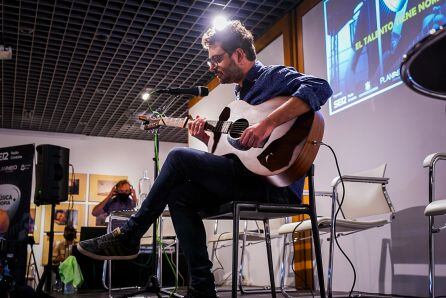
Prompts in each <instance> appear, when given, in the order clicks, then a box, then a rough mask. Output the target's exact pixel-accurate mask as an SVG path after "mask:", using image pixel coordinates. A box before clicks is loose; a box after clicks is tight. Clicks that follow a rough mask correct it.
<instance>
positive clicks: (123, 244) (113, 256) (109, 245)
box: [77, 228, 139, 260]
mask: <svg viewBox="0 0 446 298" xmlns="http://www.w3.org/2000/svg"><path fill="white" fill-rule="evenodd" d="M77 249H78V250H79V252H80V253H82V254H83V255H86V256H87V257H90V258H93V259H96V260H131V259H134V258H136V257H137V256H138V252H139V243H138V244H136V245H132V244H131V243H130V241H129V240H128V239H127V238H126V237H124V233H122V232H121V229H120V228H116V229H114V230H113V231H112V232H111V233H109V234H106V235H104V236H101V237H97V238H93V239H89V240H85V241H81V242H79V243H78V244H77Z"/></svg>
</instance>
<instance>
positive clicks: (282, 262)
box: [280, 234, 288, 291]
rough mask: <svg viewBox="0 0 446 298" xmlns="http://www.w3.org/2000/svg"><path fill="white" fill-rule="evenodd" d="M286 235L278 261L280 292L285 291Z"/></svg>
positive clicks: (286, 235)
mask: <svg viewBox="0 0 446 298" xmlns="http://www.w3.org/2000/svg"><path fill="white" fill-rule="evenodd" d="M287 237H288V234H285V235H284V236H283V247H282V258H281V260H280V290H281V291H283V290H284V289H285V273H286V268H285V266H286V265H285V264H286V261H285V259H286V247H287V243H286V240H287Z"/></svg>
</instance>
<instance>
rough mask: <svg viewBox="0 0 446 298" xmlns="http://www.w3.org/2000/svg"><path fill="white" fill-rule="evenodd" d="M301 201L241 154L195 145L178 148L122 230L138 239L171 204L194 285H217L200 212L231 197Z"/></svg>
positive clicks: (234, 198) (280, 201)
mask: <svg viewBox="0 0 446 298" xmlns="http://www.w3.org/2000/svg"><path fill="white" fill-rule="evenodd" d="M292 200H296V196H295V195H294V193H293V192H292V191H291V190H290V189H288V188H278V187H274V186H272V185H270V184H269V183H267V182H265V181H264V180H263V179H262V178H260V177H258V176H256V175H254V174H252V173H251V172H249V171H248V170H246V169H245V167H244V166H243V165H242V163H241V162H240V161H239V160H238V159H237V158H229V157H224V156H216V155H212V154H210V153H207V152H203V151H199V150H195V149H191V148H176V149H173V150H172V151H171V152H170V153H169V155H168V156H167V158H166V161H165V162H164V165H163V167H162V169H161V171H160V173H159V176H158V178H157V179H156V180H155V183H154V184H153V186H152V189H151V190H150V193H149V194H148V195H147V198H146V199H145V200H144V202H143V204H142V206H141V209H139V211H138V212H137V213H136V214H135V215H134V216H132V217H131V218H130V220H129V221H128V222H127V224H126V225H124V226H123V227H122V231H123V232H124V233H125V234H127V235H128V237H129V238H130V240H133V241H139V239H140V238H141V237H142V236H143V234H144V233H145V232H146V231H147V230H148V229H149V227H150V225H151V224H152V223H153V222H154V221H155V220H156V219H157V218H158V217H159V216H160V215H161V213H162V212H163V210H164V208H165V207H166V205H169V210H170V214H171V217H172V221H173V225H174V228H175V232H176V234H177V236H178V239H179V241H180V243H181V245H182V247H183V250H184V253H185V256H186V258H187V262H188V266H189V268H190V273H191V285H192V286H193V287H196V288H199V287H208V286H211V285H212V286H213V282H214V279H213V275H212V273H211V269H212V263H211V261H209V256H208V252H207V247H206V233H205V229H204V225H203V221H202V220H201V218H200V215H199V211H200V210H206V209H207V208H212V207H214V208H215V207H216V206H218V205H221V204H223V203H225V202H230V201H257V202H268V201H271V202H277V203H288V202H290V201H292Z"/></svg>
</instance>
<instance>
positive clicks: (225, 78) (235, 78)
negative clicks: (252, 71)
mask: <svg viewBox="0 0 446 298" xmlns="http://www.w3.org/2000/svg"><path fill="white" fill-rule="evenodd" d="M215 75H218V79H219V80H220V83H222V84H230V83H238V82H240V81H241V80H242V78H243V72H242V69H241V68H240V67H238V66H237V65H236V64H235V62H234V60H232V59H231V63H230V64H229V65H228V67H227V68H226V69H225V70H224V73H223V72H221V71H220V70H219V69H218V68H217V69H216V70H215Z"/></svg>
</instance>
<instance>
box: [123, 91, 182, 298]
mask: <svg viewBox="0 0 446 298" xmlns="http://www.w3.org/2000/svg"><path fill="white" fill-rule="evenodd" d="M177 98H178V96H175V97H173V99H172V100H170V101H169V102H168V104H167V105H165V106H163V107H162V110H164V111H162V112H161V113H160V112H157V111H155V112H154V111H153V110H152V107H151V106H150V104H149V110H150V111H151V112H152V113H153V114H155V115H161V116H163V115H164V112H165V111H166V110H167V109H169V108H170V106H171V105H172V104H173V102H174V101H175V100H176V99H177ZM152 132H153V150H154V154H153V181H154V183H155V181H156V178H157V177H158V173H159V129H158V128H155V129H152ZM162 216H163V215H162V214H161V216H160V217H159V219H157V220H155V221H154V222H153V224H152V227H153V234H152V235H153V242H152V253H153V261H152V264H153V271H154V272H155V274H153V275H152V276H150V277H149V280H148V281H147V284H146V287H145V288H144V289H142V290H140V291H137V292H135V293H131V294H127V295H124V297H131V296H135V295H139V294H143V293H153V294H156V295H157V297H162V296H161V293H163V294H167V295H169V297H171V296H173V297H180V298H181V297H183V296H181V295H179V294H177V293H172V292H170V291H168V290H165V289H163V288H161V283H160V281H161V280H162V256H163V255H162V251H163V247H162V245H163V244H162V239H160V246H159V247H158V244H157V232H156V230H157V221H158V220H159V222H160V235H161V233H162V230H161V229H162ZM176 253H177V254H178V253H179V252H178V251H177V252H176ZM177 265H178V264H177Z"/></svg>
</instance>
